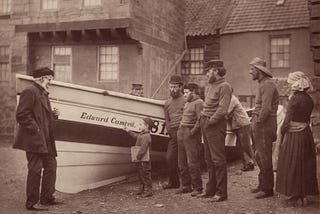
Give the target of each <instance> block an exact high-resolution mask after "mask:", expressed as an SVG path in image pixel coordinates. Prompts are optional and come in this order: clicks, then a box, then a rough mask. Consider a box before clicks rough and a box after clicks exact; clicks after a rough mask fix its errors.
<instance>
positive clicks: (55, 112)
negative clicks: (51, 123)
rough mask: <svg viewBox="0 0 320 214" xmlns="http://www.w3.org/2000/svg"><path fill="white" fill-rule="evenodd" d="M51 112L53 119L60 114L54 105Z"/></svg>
mask: <svg viewBox="0 0 320 214" xmlns="http://www.w3.org/2000/svg"><path fill="white" fill-rule="evenodd" d="M52 114H53V117H54V118H55V119H58V117H59V115H60V111H59V109H57V108H56V107H53V110H52Z"/></svg>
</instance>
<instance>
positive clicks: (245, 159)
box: [232, 125, 253, 166]
mask: <svg viewBox="0 0 320 214" xmlns="http://www.w3.org/2000/svg"><path fill="white" fill-rule="evenodd" d="M232 131H233V132H234V133H235V134H236V136H237V139H238V141H237V142H238V143H239V145H238V147H239V152H240V156H241V160H242V164H243V166H246V165H248V164H249V163H253V149H252V146H251V140H250V138H251V134H250V132H251V126H250V125H247V126H243V127H241V128H239V129H235V130H232Z"/></svg>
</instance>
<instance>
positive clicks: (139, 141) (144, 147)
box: [124, 117, 154, 197]
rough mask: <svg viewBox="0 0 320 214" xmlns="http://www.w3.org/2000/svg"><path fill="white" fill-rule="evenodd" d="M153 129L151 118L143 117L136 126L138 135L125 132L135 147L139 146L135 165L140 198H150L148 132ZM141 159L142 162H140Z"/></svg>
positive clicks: (149, 138) (149, 135) (150, 180)
mask: <svg viewBox="0 0 320 214" xmlns="http://www.w3.org/2000/svg"><path fill="white" fill-rule="evenodd" d="M152 127H154V122H153V120H152V119H151V118H149V117H145V118H143V119H142V120H141V121H140V123H139V124H138V129H139V131H140V133H139V134H137V133H134V132H132V131H129V130H127V128H126V127H124V130H125V131H127V132H128V133H129V134H130V135H131V136H132V137H133V138H135V139H136V144H135V146H139V147H140V149H139V151H138V153H137V155H136V159H137V160H138V162H136V163H135V165H136V167H137V171H138V176H139V180H140V189H139V191H138V192H137V195H142V197H150V196H152V195H153V193H152V178H151V161H150V148H151V134H150V131H151V129H152ZM142 159H143V160H142Z"/></svg>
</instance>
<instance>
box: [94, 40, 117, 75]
mask: <svg viewBox="0 0 320 214" xmlns="http://www.w3.org/2000/svg"><path fill="white" fill-rule="evenodd" d="M118 79H119V48H118V47H116V46H103V47H100V49H99V80H118Z"/></svg>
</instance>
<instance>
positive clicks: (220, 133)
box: [200, 117, 228, 197]
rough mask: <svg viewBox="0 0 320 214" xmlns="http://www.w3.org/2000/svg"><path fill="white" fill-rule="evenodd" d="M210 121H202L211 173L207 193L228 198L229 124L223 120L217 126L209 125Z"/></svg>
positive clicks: (202, 118) (206, 154)
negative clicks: (226, 145) (227, 156)
mask: <svg viewBox="0 0 320 214" xmlns="http://www.w3.org/2000/svg"><path fill="white" fill-rule="evenodd" d="M208 120H209V118H207V117H201V119H200V126H201V130H202V135H203V140H204V153H205V159H206V163H207V167H208V173H209V180H208V183H207V185H206V193H207V194H216V195H219V196H221V197H227V196H228V192H227V161H226V151H225V137H226V128H227V122H226V121H225V120H221V121H219V122H218V123H217V124H215V125H208Z"/></svg>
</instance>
